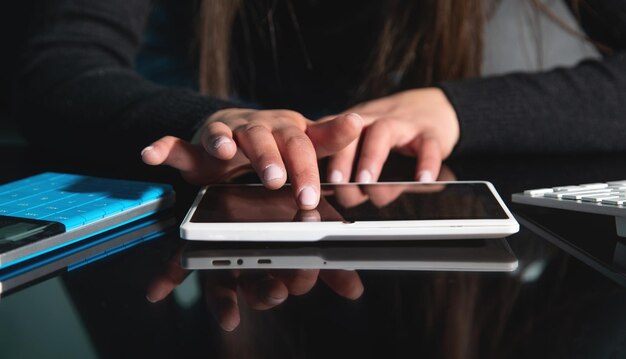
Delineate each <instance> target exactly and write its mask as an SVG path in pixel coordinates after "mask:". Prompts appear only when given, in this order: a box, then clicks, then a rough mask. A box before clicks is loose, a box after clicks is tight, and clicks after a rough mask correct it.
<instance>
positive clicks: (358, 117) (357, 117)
mask: <svg viewBox="0 0 626 359" xmlns="http://www.w3.org/2000/svg"><path fill="white" fill-rule="evenodd" d="M346 117H350V118H351V119H352V120H354V121H359V122H361V123H363V117H361V115H359V114H358V113H354V112H352V113H349V114H347V115H346Z"/></svg>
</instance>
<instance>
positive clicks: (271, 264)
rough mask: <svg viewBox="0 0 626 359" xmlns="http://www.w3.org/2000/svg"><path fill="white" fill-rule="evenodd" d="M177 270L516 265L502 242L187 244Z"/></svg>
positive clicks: (498, 268)
mask: <svg viewBox="0 0 626 359" xmlns="http://www.w3.org/2000/svg"><path fill="white" fill-rule="evenodd" d="M181 266H182V267H183V268H185V269H189V270H204V269H231V270H232V269H348V270H425V271H428V270H437V271H472V272H511V271H514V270H515V269H517V266H518V261H517V258H516V257H515V255H514V254H513V252H512V251H511V248H510V247H509V245H508V243H507V241H506V239H486V240H485V239H474V240H467V239H465V240H457V241H454V240H451V241H388V242H354V241H351V242H316V243H280V244H276V243H272V244H271V245H268V244H267V243H264V244H255V243H232V244H230V245H228V246H225V245H224V243H209V242H197V241H196V242H191V241H190V242H188V243H187V244H186V245H185V248H184V249H183V252H182V256H181Z"/></svg>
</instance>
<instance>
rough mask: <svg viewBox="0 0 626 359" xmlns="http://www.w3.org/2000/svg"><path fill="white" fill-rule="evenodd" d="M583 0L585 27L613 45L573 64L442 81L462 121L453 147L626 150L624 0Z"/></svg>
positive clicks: (594, 36)
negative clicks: (600, 54)
mask: <svg viewBox="0 0 626 359" xmlns="http://www.w3.org/2000/svg"><path fill="white" fill-rule="evenodd" d="M582 4H583V6H581V7H580V8H579V9H580V14H579V17H580V20H581V25H582V27H583V29H584V30H585V31H586V33H587V34H588V35H589V36H590V37H591V39H592V40H594V41H596V42H599V43H602V44H604V45H606V46H608V47H610V48H611V49H612V50H613V51H614V53H613V54H612V55H609V56H605V58H603V59H602V60H587V61H583V62H581V63H580V64H578V65H577V66H575V67H572V68H557V69H554V70H551V71H546V72H542V73H514V74H508V75H502V76H494V77H487V78H477V79H471V80H464V81H450V82H444V83H443V84H441V85H440V87H441V88H442V89H443V90H444V92H445V93H446V95H447V96H448V98H449V99H450V102H451V103H452V105H453V107H454V108H455V110H456V112H457V116H458V119H459V123H460V126H461V139H460V141H459V143H458V144H457V147H456V148H455V152H454V153H455V154H466V153H485V152H491V153H576V152H615V151H625V150H626V141H624V140H623V136H624V134H625V133H626V116H624V105H625V104H626V2H624V1H622V0H595V1H591V0H590V1H583V2H582Z"/></svg>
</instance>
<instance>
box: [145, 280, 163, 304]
mask: <svg viewBox="0 0 626 359" xmlns="http://www.w3.org/2000/svg"><path fill="white" fill-rule="evenodd" d="M165 287H166V286H165V285H163V284H161V283H156V284H154V285H153V286H152V287H151V288H150V289H148V293H147V294H146V299H147V300H148V301H149V302H150V303H156V302H159V301H161V300H163V298H165V296H166V293H167V290H166V288H165Z"/></svg>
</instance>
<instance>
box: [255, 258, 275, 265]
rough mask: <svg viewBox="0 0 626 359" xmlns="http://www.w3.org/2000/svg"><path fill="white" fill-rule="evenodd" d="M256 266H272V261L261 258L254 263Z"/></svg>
mask: <svg viewBox="0 0 626 359" xmlns="http://www.w3.org/2000/svg"><path fill="white" fill-rule="evenodd" d="M256 262H257V263H258V264H272V260H271V259H268V258H261V259H259V260H257V261H256Z"/></svg>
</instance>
